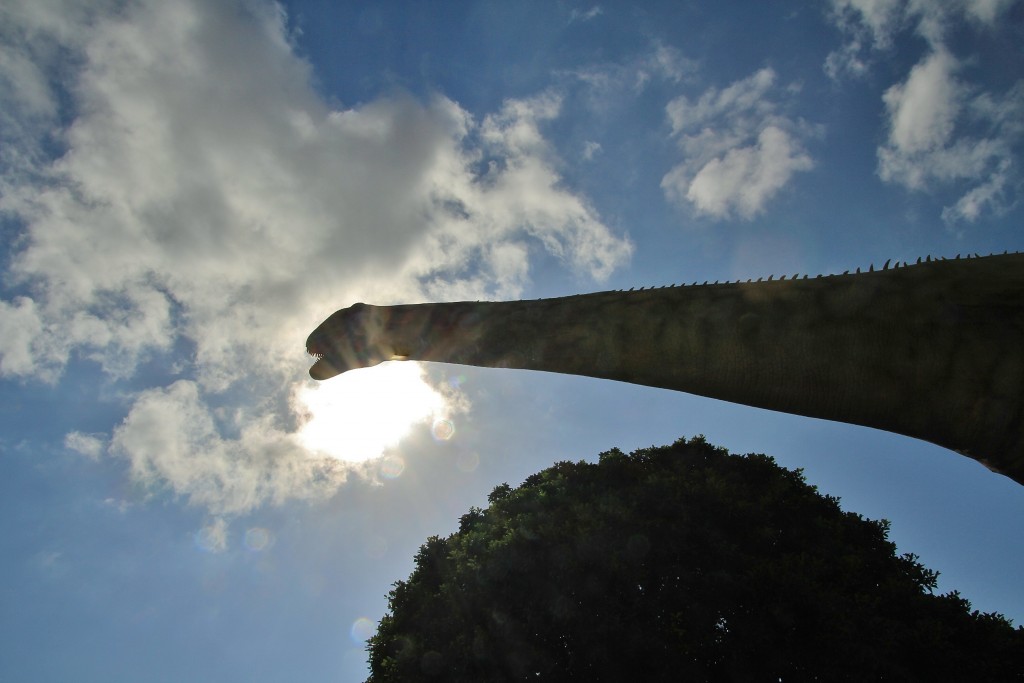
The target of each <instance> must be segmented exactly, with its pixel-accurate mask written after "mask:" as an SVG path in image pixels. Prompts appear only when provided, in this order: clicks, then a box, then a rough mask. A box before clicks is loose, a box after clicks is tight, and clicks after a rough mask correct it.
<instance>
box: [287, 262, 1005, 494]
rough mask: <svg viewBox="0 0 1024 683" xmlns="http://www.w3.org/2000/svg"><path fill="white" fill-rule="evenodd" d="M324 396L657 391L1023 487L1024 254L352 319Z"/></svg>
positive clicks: (335, 352)
mask: <svg viewBox="0 0 1024 683" xmlns="http://www.w3.org/2000/svg"><path fill="white" fill-rule="evenodd" d="M306 348H307V351H309V353H311V354H313V355H314V356H315V357H317V361H316V363H315V364H314V365H313V366H312V367H311V368H310V371H309V372H310V376H312V377H313V378H314V379H318V380H323V379H328V378H330V377H333V376H335V375H337V374H339V373H341V372H345V371H346V370H350V369H354V368H360V367H367V366H371V365H376V364H377V363H380V362H382V361H385V360H391V359H406V358H408V359H412V360H422V361H438V362H444V363H458V364H463V365H476V366H482V367H491V368H521V369H528V370H543V371H547V372H559V373H566V374H575V375H586V376H589V377H600V378H604V379H613V380H618V381H622V382H631V383H634V384H645V385H649V386H654V387H663V388H666V389H674V390H677V391H685V392H688V393H691V394H699V395H702V396H708V397H711V398H717V399H722V400H725V401H732V402H735V403H743V404H746V405H750V406H756V407H758V408H767V409H769V410H778V411H782V412H786V413H794V414H796V415H806V416H809V417H817V418H822V419H826V420H835V421H839V422H848V423H852V424H858V425H863V426H867V427H874V428H876V429H883V430H886V431H890V432H895V433H897V434H904V435H907V436H911V437H915V438H918V439H924V440H926V441H930V442H932V443H935V444H938V445H940V446H944V447H946V448H949V449H952V450H954V451H957V452H959V453H962V454H964V455H967V456H969V457H972V458H974V459H976V460H978V461H980V462H982V463H984V464H985V465H986V466H988V467H989V468H990V469H992V470H994V471H997V472H1001V473H1003V474H1005V475H1007V476H1009V477H1011V478H1013V479H1014V480H1015V481H1017V482H1018V483H1024V434H1022V431H1024V430H1022V423H1021V419H1022V408H1024V406H1022V391H1024V254H1009V255H1007V254H1004V255H999V256H988V257H975V258H965V259H961V258H959V257H957V258H956V259H949V260H935V261H933V260H930V259H929V260H928V261H926V262H924V263H920V262H919V263H918V264H917V265H904V266H903V267H895V268H890V267H888V262H887V263H886V266H885V267H884V268H883V269H880V270H873V269H872V270H871V271H869V272H863V273H861V272H858V273H855V274H843V275H831V276H826V277H821V276H819V277H817V278H793V279H785V278H782V279H779V280H773V279H771V278H770V279H769V280H768V281H764V282H761V281H759V282H754V283H751V282H746V283H725V284H714V285H693V286H683V287H665V288H660V289H646V290H640V291H629V292H614V291H613V292H599V293H596V294H582V295H577V296H569V297H561V298H554V299H540V300H536V301H509V302H456V303H438V304H413V305H400V306H370V305H366V304H355V305H354V306H351V307H349V308H345V309H342V310H340V311H338V312H336V313H335V314H333V315H332V316H331V317H329V318H328V319H327V320H325V321H324V322H323V323H322V324H321V325H320V326H319V327H317V329H316V330H314V331H313V333H312V334H311V335H310V336H309V339H308V340H307V342H306Z"/></svg>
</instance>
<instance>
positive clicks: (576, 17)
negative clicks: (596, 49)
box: [569, 5, 604, 24]
mask: <svg viewBox="0 0 1024 683" xmlns="http://www.w3.org/2000/svg"><path fill="white" fill-rule="evenodd" d="M602 14H604V10H603V9H601V6H600V5H594V6H593V7H591V8H590V9H586V10H581V9H575V8H573V10H572V11H571V12H569V23H570V24H571V23H574V22H577V21H582V22H587V21H590V20H591V19H596V18H597V17H599V16H601V15H602Z"/></svg>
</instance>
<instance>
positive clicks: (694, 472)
mask: <svg viewBox="0 0 1024 683" xmlns="http://www.w3.org/2000/svg"><path fill="white" fill-rule="evenodd" d="M489 501H490V507H489V508H488V509H486V510H481V509H479V508H473V509H471V510H470V511H469V513H468V514H466V515H464V516H463V517H462V519H461V524H460V528H459V531H458V532H457V533H456V534H453V535H452V536H450V537H448V538H438V537H432V538H430V539H429V540H428V541H427V543H426V544H425V545H423V546H422V547H421V549H420V551H419V553H418V554H417V556H416V568H415V570H414V571H413V573H412V575H411V576H410V577H409V579H408V580H406V581H398V582H397V583H396V584H395V586H394V589H393V590H392V591H391V593H390V596H389V597H390V605H389V612H388V614H387V615H385V617H384V618H383V619H382V620H381V623H380V626H379V629H378V631H377V634H376V635H375V636H374V637H373V638H371V640H370V668H371V676H370V678H369V679H368V681H370V682H372V683H383V682H385V681H403V682H409V681H466V682H470V681H472V682H474V683H475V682H477V681H520V680H521V681H527V680H529V681H534V680H581V681H685V680H693V681H711V680H730V681H778V680H782V681H803V680H819V681H849V680H856V681H862V680H896V681H904V680H906V681H913V680H922V681H930V680H944V681H950V680H970V681H983V680H984V681H1009V680H1024V629H1020V628H1018V629H1014V628H1013V627H1012V625H1011V624H1010V622H1009V621H1007V620H1006V619H1004V618H1003V617H1002V616H1000V615H997V614H980V613H978V612H971V610H970V603H968V602H967V601H966V600H965V599H963V598H961V597H960V596H959V595H958V594H956V593H951V594H947V595H935V594H933V590H934V588H935V586H936V577H937V574H936V573H935V572H933V571H931V570H929V569H927V568H925V567H924V566H923V565H922V564H921V563H920V562H918V561H917V558H916V557H914V556H913V555H904V556H897V555H896V552H895V550H896V549H895V546H894V545H893V544H892V543H891V542H890V541H888V540H887V535H888V524H887V523H886V522H884V521H882V522H876V521H870V520H866V519H864V518H862V517H861V516H859V515H857V514H853V513H849V512H843V511H842V510H841V509H840V507H839V502H838V500H837V499H835V498H833V497H830V496H822V495H820V494H819V493H818V492H817V490H816V489H815V488H814V487H813V486H810V485H808V484H807V483H805V481H804V479H803V476H802V475H801V474H800V472H799V471H797V472H791V471H789V470H786V469H783V468H781V467H779V466H778V465H776V464H775V462H774V461H773V460H772V459H771V458H769V457H767V456H764V455H753V454H751V455H747V456H730V455H729V454H728V453H727V452H726V451H725V450H724V449H721V448H716V447H714V446H711V445H709V444H708V443H707V442H706V441H704V439H703V438H702V437H697V438H695V439H692V440H690V441H689V442H687V441H685V440H680V441H678V442H676V443H675V444H674V445H672V446H668V447H662V448H649V449H643V450H639V451H636V452H634V453H632V454H630V455H628V456H627V455H625V454H623V453H622V452H621V451H619V450H612V451H609V452H607V453H603V454H602V455H601V457H600V462H599V463H598V464H588V463H584V462H579V463H571V462H561V463H558V464H556V465H555V466H553V467H551V468H549V469H547V470H544V471H543V472H540V473H538V474H535V475H532V476H531V477H529V478H528V479H527V480H526V481H525V482H524V483H523V485H522V486H520V487H519V488H517V489H512V488H511V487H509V486H508V485H507V484H503V485H501V486H499V487H497V488H495V489H494V491H493V492H492V493H491V495H490V497H489Z"/></svg>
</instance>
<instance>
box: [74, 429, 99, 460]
mask: <svg viewBox="0 0 1024 683" xmlns="http://www.w3.org/2000/svg"><path fill="white" fill-rule="evenodd" d="M64 447H65V448H68V449H70V450H73V451H75V452H77V453H81V454H82V455H84V456H85V457H87V458H89V459H90V460H99V459H100V456H101V455H103V452H104V451H105V450H106V442H105V440H104V439H103V437H102V435H98V434H83V433H82V432H69V433H68V434H65V435H64Z"/></svg>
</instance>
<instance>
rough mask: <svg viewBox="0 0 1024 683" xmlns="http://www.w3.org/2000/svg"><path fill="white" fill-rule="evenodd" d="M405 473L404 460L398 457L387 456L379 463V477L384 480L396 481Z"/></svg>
mask: <svg viewBox="0 0 1024 683" xmlns="http://www.w3.org/2000/svg"><path fill="white" fill-rule="evenodd" d="M402 472H405V460H404V459H403V458H402V456H400V455H389V456H388V457H386V458H384V460H382V461H381V463H380V476H382V477H384V478H385V479H397V478H398V477H400V476H402Z"/></svg>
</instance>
